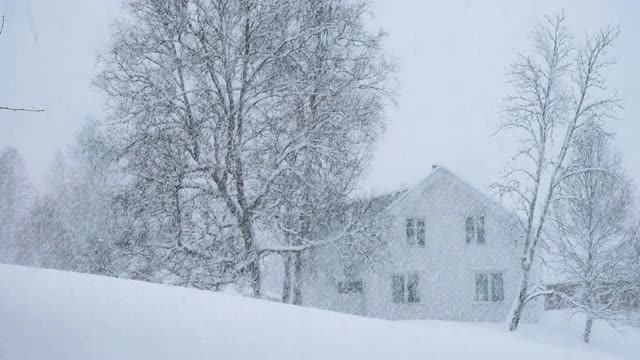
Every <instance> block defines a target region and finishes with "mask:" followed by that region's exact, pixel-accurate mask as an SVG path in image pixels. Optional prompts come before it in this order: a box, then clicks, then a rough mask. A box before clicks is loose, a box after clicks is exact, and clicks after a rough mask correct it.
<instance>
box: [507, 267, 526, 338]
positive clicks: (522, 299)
mask: <svg viewBox="0 0 640 360" xmlns="http://www.w3.org/2000/svg"><path fill="white" fill-rule="evenodd" d="M529 270H530V266H525V265H524V264H523V266H522V271H523V274H522V281H521V282H520V291H519V292H518V297H517V298H516V304H515V306H514V309H513V313H512V315H511V323H510V324H509V331H516V330H517V329H518V325H519V324H520V320H521V319H522V312H523V311H524V306H525V305H526V304H527V290H528V288H529Z"/></svg>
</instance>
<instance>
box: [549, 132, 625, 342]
mask: <svg viewBox="0 0 640 360" xmlns="http://www.w3.org/2000/svg"><path fill="white" fill-rule="evenodd" d="M571 157H572V158H573V159H574V161H573V163H574V165H575V166H578V167H580V168H584V169H603V170H605V171H585V172H581V173H579V174H576V175H574V176H572V177H570V178H568V179H566V180H565V181H564V182H563V183H562V184H561V185H560V187H559V189H558V190H559V192H558V194H559V196H558V197H557V198H556V201H555V202H554V209H553V210H554V211H553V214H554V215H555V216H553V217H552V218H551V219H552V221H551V223H552V225H553V226H552V227H553V229H554V230H555V231H553V232H552V234H551V235H550V236H549V237H548V239H549V240H548V243H549V245H550V250H549V252H550V254H552V255H551V257H550V259H547V263H548V264H550V265H551V266H552V268H553V269H554V270H555V271H558V273H559V274H563V276H564V278H563V281H568V282H570V283H572V284H576V285H577V286H578V289H577V292H576V293H574V294H563V295H562V297H563V298H564V299H565V300H567V301H568V302H569V303H570V304H571V305H573V306H574V310H575V311H576V312H580V313H584V314H586V317H587V320H586V325H585V330H584V334H583V339H584V342H589V339H590V336H591V327H592V325H593V321H594V320H597V319H602V320H606V321H609V322H615V321H621V320H624V319H625V318H626V312H627V311H626V309H625V305H626V304H625V300H626V298H627V296H628V295H629V294H630V293H631V291H632V290H634V287H635V286H636V285H635V284H634V283H633V282H632V278H631V277H630V276H629V273H628V272H627V265H628V264H627V263H626V261H625V260H626V257H627V256H628V249H629V245H630V240H631V238H632V237H631V235H632V234H633V231H632V230H633V227H632V226H631V225H632V212H631V211H632V201H633V193H632V189H631V182H630V180H629V179H628V178H627V177H626V176H625V175H624V173H623V170H622V166H621V163H620V158H619V156H617V155H615V154H612V153H611V151H610V149H609V145H608V138H607V137H606V136H604V135H603V134H601V133H600V132H598V131H595V132H594V131H589V130H587V131H582V132H581V133H580V135H578V136H577V138H576V141H575V144H574V146H573V150H572V155H571Z"/></svg>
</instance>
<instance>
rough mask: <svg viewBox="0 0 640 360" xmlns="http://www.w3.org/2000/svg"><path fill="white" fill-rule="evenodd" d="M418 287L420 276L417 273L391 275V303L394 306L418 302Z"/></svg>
mask: <svg viewBox="0 0 640 360" xmlns="http://www.w3.org/2000/svg"><path fill="white" fill-rule="evenodd" d="M419 285H420V275H419V274H418V273H408V274H393V277H392V281H391V291H392V292H393V302H394V303H396V304H400V303H417V302H420V293H419V292H418V287H419Z"/></svg>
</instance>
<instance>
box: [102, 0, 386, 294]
mask: <svg viewBox="0 0 640 360" xmlns="http://www.w3.org/2000/svg"><path fill="white" fill-rule="evenodd" d="M308 4H311V3H308V2H306V1H302V0H296V1H294V0H290V1H250V0H243V1H220V0H192V1H182V2H172V1H150V0H137V1H131V2H129V4H128V5H129V9H130V14H131V19H132V21H130V22H123V23H121V24H119V25H118V27H117V30H116V32H115V33H114V36H113V42H112V46H111V47H110V49H109V51H108V52H107V53H106V54H105V55H104V56H103V61H102V63H103V66H104V71H103V72H102V73H101V74H100V76H99V77H98V79H97V81H96V82H97V84H98V85H99V86H100V87H101V88H102V89H104V90H105V91H106V93H107V95H108V97H109V104H110V105H111V108H112V110H113V111H112V123H113V124H112V130H113V133H114V134H115V136H116V137H119V138H121V139H122V141H123V143H122V146H121V148H122V153H123V159H124V161H125V162H126V163H127V166H129V167H131V168H132V169H134V168H135V169H136V171H135V172H134V174H135V176H136V177H138V178H140V179H141V180H142V179H144V182H145V183H146V187H149V186H154V187H157V189H162V194H163V196H164V197H166V198H167V199H169V198H172V199H174V200H173V204H174V206H173V210H171V214H172V216H171V217H172V219H173V220H171V221H169V222H168V224H169V225H170V228H171V229H172V232H173V236H172V238H173V240H172V244H171V245H169V246H170V247H173V248H185V247H188V245H186V246H185V243H186V240H188V239H191V241H195V240H196V238H197V237H194V236H190V232H188V231H184V230H185V228H184V226H185V222H184V221H183V220H185V219H189V218H190V216H191V215H186V214H185V213H184V212H183V211H182V210H181V208H182V207H183V206H184V205H185V204H194V203H193V202H192V201H191V200H192V199H195V198H198V199H203V201H202V202H201V203H200V204H202V203H215V204H221V205H222V206H224V210H223V212H222V213H219V214H222V215H221V216H219V217H220V218H224V219H228V221H227V223H224V221H221V222H219V225H220V226H228V225H229V226H233V227H234V229H235V230H237V236H236V237H225V244H224V245H225V246H224V247H223V248H224V249H222V250H223V253H222V254H217V255H216V257H217V258H222V261H224V262H225V264H227V267H230V268H232V270H233V272H235V273H236V274H237V279H238V280H239V281H241V280H242V279H247V280H248V283H249V286H250V287H251V288H252V291H253V295H254V296H256V297H259V296H260V287H261V275H260V266H259V260H260V252H261V250H260V244H259V240H258V239H257V237H256V229H257V227H258V224H257V222H258V221H259V217H260V214H264V212H263V211H262V210H263V209H264V208H265V206H266V204H265V202H268V201H269V199H272V197H270V195H271V193H272V190H273V189H274V184H276V182H278V181H280V179H281V178H282V177H283V176H286V175H287V174H291V173H292V172H293V171H294V168H293V167H292V166H291V164H290V163H289V161H290V160H291V159H296V158H297V159H301V161H307V160H303V159H310V156H309V155H302V153H304V152H305V151H306V150H308V149H309V148H311V147H312V146H313V145H314V143H313V142H312V141H313V139H310V138H308V137H307V133H309V132H310V131H314V127H315V128H322V130H320V131H319V132H318V133H319V134H327V131H328V129H329V128H328V126H329V123H330V122H329V121H326V120H325V119H314V120H313V121H310V122H308V124H306V125H305V126H306V128H305V129H307V130H304V131H302V133H296V131H299V130H300V128H296V127H295V126H294V125H293V122H292V121H290V119H289V118H287V116H288V115H291V114H293V113H294V111H293V110H292V109H291V108H290V106H291V104H294V103H295V102H294V101H292V98H294V97H296V96H299V94H303V95H300V97H301V98H305V99H309V98H310V97H313V96H312V95H311V94H310V93H309V91H310V89H313V88H312V87H310V86H309V85H308V84H307V83H305V81H308V80H309V79H310V78H311V77H312V75H311V74H310V73H311V72H309V73H308V74H307V75H306V77H299V76H288V74H287V71H289V70H292V69H293V70H295V67H300V68H302V69H303V70H305V69H306V70H309V69H311V70H314V71H315V70H316V69H317V68H316V67H309V64H302V63H300V64H297V63H296V61H297V60H301V58H300V57H299V56H300V54H302V53H304V50H301V49H303V48H305V47H306V49H309V48H310V47H309V44H310V42H312V39H316V38H317V37H318V36H319V35H318V34H322V33H323V32H325V31H327V29H330V28H331V29H332V30H331V31H337V32H338V33H340V31H343V37H342V38H340V41H342V42H344V43H340V42H334V43H333V46H335V47H339V46H343V47H345V48H346V49H351V48H353V47H354V44H358V43H359V42H363V44H364V47H363V49H366V51H364V50H363V51H360V52H357V51H351V52H349V51H345V52H343V53H342V54H344V55H347V56H351V57H345V58H338V57H334V58H333V59H332V61H335V63H334V64H332V66H333V68H334V69H340V70H342V71H343V74H347V72H348V71H356V73H354V74H353V75H355V76H358V77H359V78H361V79H362V78H363V77H365V78H367V77H368V78H369V79H370V80H369V81H370V82H371V84H372V85H374V84H375V83H374V82H373V81H374V80H375V81H378V80H379V78H378V77H379V76H382V77H384V76H385V74H386V72H385V71H378V70H379V66H380V64H379V63H377V62H376V61H378V60H379V58H380V56H379V53H380V50H379V48H378V47H377V42H375V43H371V42H368V41H369V38H368V37H367V38H354V39H349V38H347V37H346V35H347V34H351V35H362V34H364V35H367V34H366V33H365V32H363V30H362V29H363V28H362V27H361V23H357V24H356V26H355V29H356V30H358V31H360V32H359V33H356V32H354V31H351V29H353V28H354V27H353V26H352V25H351V24H349V23H348V21H351V20H352V19H353V17H348V16H343V17H341V18H336V19H335V21H334V22H326V21H325V22H321V23H320V25H318V24H316V23H311V25H308V24H305V23H303V22H301V21H302V20H308V18H306V19H305V18H304V17H302V15H301V11H302V10H303V9H305V7H307V6H308ZM343 15H344V14H343ZM362 15H363V13H359V14H358V16H356V20H359V21H360V20H361V19H360V17H361V16H362ZM314 24H315V25H314ZM354 64H355V65H354ZM372 70H376V72H375V73H367V72H368V71H372ZM324 81H325V83H326V79H325V80H324ZM356 85H358V84H357V83H356V82H354V83H353V84H351V87H350V88H349V87H345V88H344V89H341V88H339V87H336V88H335V89H334V91H336V92H337V93H345V92H346V91H348V90H353V89H355V90H358V88H357V87H354V86H356ZM360 85H366V84H364V83H361V84H360ZM323 91H325V90H323ZM362 93H363V94H366V91H363V92H362ZM325 94H327V93H326V91H325ZM325 94H322V95H321V96H326V95H325ZM371 94H372V93H370V95H369V97H366V96H365V95H363V96H362V98H361V99H362V100H365V99H368V100H369V105H371V109H372V110H371V111H370V114H372V115H374V119H376V121H377V119H378V116H377V115H378V114H377V113H376V111H379V109H380V108H379V107H376V106H375V105H376V102H375V101H371V100H375V99H376V97H375V95H371ZM337 98H340V97H337ZM305 101H308V100H305ZM353 104H355V105H357V106H362V105H363V104H362V103H353ZM326 105H329V103H327V104H325V106H326ZM304 106H307V108H306V109H304V111H308V102H307V103H305V104H304ZM341 110H342V111H343V110H345V108H344V107H342V108H341ZM358 116H359V115H358ZM307 117H308V116H307ZM335 118H336V117H335V116H334V117H333V118H332V122H331V124H333V125H335V124H339V122H336V121H335V120H334V119H335ZM339 119H340V121H342V122H343V123H344V124H348V123H349V122H351V121H353V122H354V123H357V122H358V121H359V119H358V118H355V120H352V119H351V118H350V116H349V114H347V113H343V114H341V117H340V118H339ZM314 124H315V125H314ZM374 126H375V123H374ZM366 130H368V129H366ZM339 131H341V129H340V128H336V129H335V133H339ZM349 134H350V135H349V136H354V135H356V133H355V132H351V133H349ZM362 134H363V136H366V132H363V133H362ZM332 136H333V135H332ZM318 145H322V146H327V145H329V143H328V142H325V143H323V144H318ZM298 154H300V155H298ZM297 170H299V168H298V169H295V171H297ZM314 171H315V169H314ZM140 188H143V187H140ZM163 204H164V205H162V206H164V208H167V209H168V207H167V206H165V205H167V204H169V202H164V203H163ZM194 206H195V205H194ZM215 208H219V206H218V205H216V206H215ZM192 209H194V207H192ZM199 212H200V214H202V213H203V211H202V209H201V208H200V210H199ZM167 214H169V213H167ZM197 216H201V215H197ZM190 219H191V220H194V218H193V217H191V218H190ZM193 222H194V223H197V221H193ZM191 235H193V234H191ZM206 237H207V238H208V239H209V240H207V241H209V242H210V243H211V242H214V240H212V237H213V234H211V233H208V234H207V235H206ZM183 240H184V241H183ZM163 246H164V247H165V248H166V247H167V245H166V244H164V245H163ZM191 250H194V248H193V247H189V251H191ZM198 253H199V254H200V255H202V251H198Z"/></svg>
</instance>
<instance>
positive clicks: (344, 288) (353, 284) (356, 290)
mask: <svg viewBox="0 0 640 360" xmlns="http://www.w3.org/2000/svg"><path fill="white" fill-rule="evenodd" d="M336 289H337V290H338V294H341V295H359V294H364V283H363V282H362V280H345V281H338V283H337V284H336Z"/></svg>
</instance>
